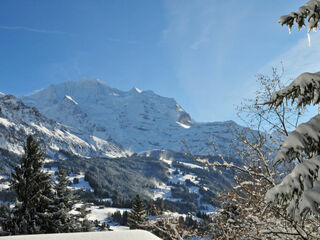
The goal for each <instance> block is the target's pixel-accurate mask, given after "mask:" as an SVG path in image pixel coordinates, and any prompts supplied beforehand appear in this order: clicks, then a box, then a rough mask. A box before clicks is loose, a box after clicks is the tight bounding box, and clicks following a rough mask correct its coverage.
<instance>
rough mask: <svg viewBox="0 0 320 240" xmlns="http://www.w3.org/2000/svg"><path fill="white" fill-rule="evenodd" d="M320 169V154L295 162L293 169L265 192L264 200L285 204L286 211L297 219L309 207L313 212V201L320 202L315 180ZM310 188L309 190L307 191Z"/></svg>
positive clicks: (314, 210) (314, 209) (315, 210)
mask: <svg viewBox="0 0 320 240" xmlns="http://www.w3.org/2000/svg"><path fill="white" fill-rule="evenodd" d="M319 169H320V156H316V157H314V158H312V159H309V160H305V161H304V162H303V163H299V164H297V166H296V167H295V168H294V169H293V171H292V172H291V173H290V174H289V175H287V176H286V177H285V178H284V179H283V181H282V182H281V183H280V184H279V185H277V186H275V187H273V188H272V189H270V190H269V191H268V192H267V193H266V201H267V202H269V203H275V204H281V205H285V206H287V213H288V215H290V216H291V217H293V218H295V219H297V220H299V219H300V217H301V215H302V214H303V213H304V212H305V211H306V210H307V209H310V210H311V211H313V212H314V213H316V212H317V211H318V210H317V209H316V208H314V207H313V206H314V205H313V204H314V202H316V203H317V202H320V200H319V199H318V200H317V198H318V197H319V196H320V191H319V192H318V193H317V194H315V191H318V190H320V189H319V188H318V186H319V184H318V182H316V181H317V179H318V174H319ZM308 190H310V191H308Z"/></svg>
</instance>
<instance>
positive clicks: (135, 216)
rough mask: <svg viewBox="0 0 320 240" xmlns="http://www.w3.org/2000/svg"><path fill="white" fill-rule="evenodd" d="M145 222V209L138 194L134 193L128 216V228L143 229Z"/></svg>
mask: <svg viewBox="0 0 320 240" xmlns="http://www.w3.org/2000/svg"><path fill="white" fill-rule="evenodd" d="M145 223H146V211H145V207H144V204H143V202H142V201H141V199H140V196H139V195H136V197H135V199H134V201H133V205H132V209H131V211H130V213H129V216H128V225H129V227H130V229H143V227H144V226H145Z"/></svg>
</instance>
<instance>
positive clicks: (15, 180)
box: [4, 135, 53, 234]
mask: <svg viewBox="0 0 320 240" xmlns="http://www.w3.org/2000/svg"><path fill="white" fill-rule="evenodd" d="M43 162H44V152H43V151H42V150H41V146H40V143H39V142H38V141H37V140H36V139H34V137H33V136H32V135H29V136H28V138H27V141H26V143H25V144H24V154H23V155H22V157H21V159H20V165H18V166H12V167H13V172H12V173H11V188H12V189H13V190H14V191H15V192H16V195H17V199H16V205H15V207H14V208H13V209H12V211H11V213H10V218H9V219H8V221H7V223H6V224H5V226H4V230H6V231H8V232H10V233H12V234H29V233H43V232H47V231H48V229H47V227H49V226H50V216H49V214H48V209H49V206H50V204H52V203H53V200H52V199H53V191H52V190H53V189H52V188H53V181H52V179H51V177H50V176H49V175H48V174H47V173H45V172H44V171H43V170H42V166H43Z"/></svg>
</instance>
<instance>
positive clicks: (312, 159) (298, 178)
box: [266, 0, 320, 221]
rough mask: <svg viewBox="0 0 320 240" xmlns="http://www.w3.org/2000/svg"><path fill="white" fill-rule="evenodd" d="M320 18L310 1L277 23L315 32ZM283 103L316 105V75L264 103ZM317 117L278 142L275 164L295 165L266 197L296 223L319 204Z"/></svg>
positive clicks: (314, 0)
mask: <svg viewBox="0 0 320 240" xmlns="http://www.w3.org/2000/svg"><path fill="white" fill-rule="evenodd" d="M319 16H320V1H319V0H310V1H309V2H307V3H306V4H305V5H303V6H302V7H301V8H300V9H299V11H297V12H292V13H290V14H289V15H285V16H282V17H281V19H280V21H279V22H280V24H282V25H283V24H286V25H287V26H288V27H289V29H291V28H292V26H293V25H294V23H296V24H297V25H298V28H299V29H301V27H302V26H304V25H305V24H304V20H305V19H308V31H310V30H311V29H317V27H318V22H319ZM286 100H291V102H292V103H296V104H297V107H298V108H304V107H305V106H306V105H310V104H319V103H320V72H317V73H303V74H301V75H300V76H298V77H297V78H296V79H295V80H294V81H293V82H292V83H291V84H290V85H289V86H287V87H285V88H283V89H282V90H280V91H278V92H276V93H274V94H273V96H272V97H271V99H270V101H269V102H267V104H269V105H270V106H271V107H274V108H277V107H278V106H279V105H280V104H282V103H283V102H284V101H286ZM319 154H320V115H319V114H318V115H316V116H315V117H313V118H312V119H311V120H309V121H308V122H306V123H303V124H300V125H299V126H298V127H297V128H296V129H295V130H294V131H293V132H292V133H291V134H290V135H289V136H288V137H287V138H286V140H285V141H284V142H283V143H282V145H281V149H280V151H279V153H278V154H277V156H276V159H275V163H281V162H284V161H286V162H297V165H296V166H295V168H294V169H293V171H292V172H291V173H290V174H288V175H287V176H286V177H285V178H284V179H283V180H282V182H281V183H280V184H279V185H277V186H275V187H274V188H272V189H270V190H269V191H268V192H267V194H266V200H267V202H269V203H274V204H279V205H281V206H284V207H285V209H286V210H287V214H288V215H289V216H290V217H292V218H293V219H295V220H297V221H299V220H302V219H305V217H306V216H307V215H308V213H313V214H316V213H319V204H320V176H319V173H320V155H319Z"/></svg>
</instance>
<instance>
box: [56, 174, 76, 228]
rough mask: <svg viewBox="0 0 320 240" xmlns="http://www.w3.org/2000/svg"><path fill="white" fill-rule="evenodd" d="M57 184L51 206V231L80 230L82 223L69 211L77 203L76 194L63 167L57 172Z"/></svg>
mask: <svg viewBox="0 0 320 240" xmlns="http://www.w3.org/2000/svg"><path fill="white" fill-rule="evenodd" d="M57 181H58V182H57V184H56V185H55V190H56V194H55V198H54V205H53V206H51V209H50V211H51V218H52V228H51V232H75V231H80V230H81V229H80V226H81V225H80V223H79V222H78V221H77V220H76V218H75V217H74V216H73V215H71V214H70V213H69V212H70V211H71V210H72V207H73V205H74V204H75V196H74V195H73V192H72V190H71V189H69V188H68V186H69V182H70V181H69V179H68V175H67V172H66V171H64V170H63V169H62V168H60V169H59V171H58V174H57Z"/></svg>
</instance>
